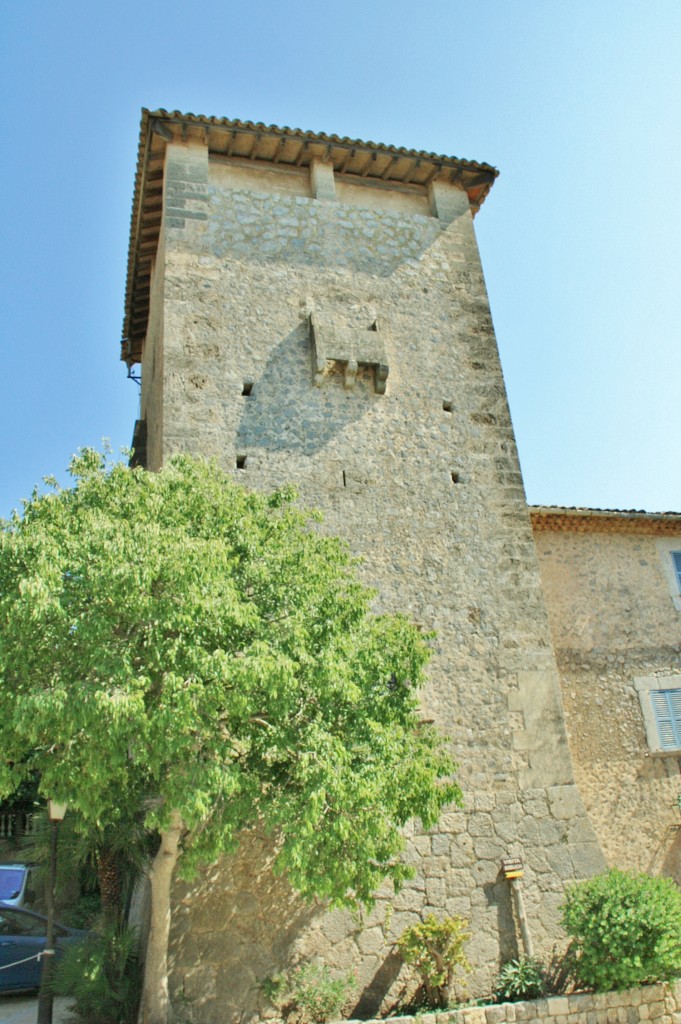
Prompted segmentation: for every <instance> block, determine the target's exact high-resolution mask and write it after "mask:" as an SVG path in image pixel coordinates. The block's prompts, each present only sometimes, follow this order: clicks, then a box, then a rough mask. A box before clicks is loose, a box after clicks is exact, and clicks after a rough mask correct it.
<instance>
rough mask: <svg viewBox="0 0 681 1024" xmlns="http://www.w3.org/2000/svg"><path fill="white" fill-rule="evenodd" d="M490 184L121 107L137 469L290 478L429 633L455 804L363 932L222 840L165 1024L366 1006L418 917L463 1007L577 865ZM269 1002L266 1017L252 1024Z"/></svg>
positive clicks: (188, 924) (178, 952)
mask: <svg viewBox="0 0 681 1024" xmlns="http://www.w3.org/2000/svg"><path fill="white" fill-rule="evenodd" d="M495 174H496V172H495V171H494V169H493V168H490V167H489V166H488V165H485V164H475V163H472V162H470V161H462V160H457V159H455V158H448V157H435V156H433V155H432V154H424V153H415V152H412V151H407V150H400V149H395V148H393V147H386V146H377V145H374V144H373V143H371V144H365V143H361V142H356V141H352V140H347V139H337V137H335V136H323V135H313V134H311V133H303V132H297V131H292V130H290V129H276V128H266V127H265V126H264V125H253V124H250V123H242V122H238V121H227V120H220V119H216V118H200V117H195V116H193V115H188V116H184V115H180V114H178V113H174V114H168V113H166V112H165V111H159V112H156V113H154V114H150V113H149V112H147V111H145V112H143V120H142V133H141V139H140V157H139V165H138V174H137V182H136V195H135V203H134V209H133V222H132V235H131V238H132V241H131V252H130V273H129V280H128V312H127V319H126V340H125V342H124V352H123V355H124V358H126V360H127V361H128V363H129V364H133V363H135V362H138V361H141V363H142V379H143V385H142V411H141V423H140V424H138V430H137V434H138V436H139V437H140V438H141V437H143V436H144V434H145V433H146V439H147V440H146V455H145V458H146V464H147V465H148V466H149V468H151V469H157V468H159V467H160V466H161V465H162V464H163V462H164V460H165V459H167V458H168V456H169V455H171V454H172V453H173V452H177V451H189V452H192V453H195V454H200V455H206V456H211V457H216V458H217V459H218V460H219V461H220V463H221V464H222V465H223V466H224V467H226V468H227V469H230V470H232V471H233V472H234V474H235V476H236V477H237V478H238V479H239V481H240V482H242V483H243V484H245V485H246V486H247V487H253V488H259V489H272V488H274V487H277V486H280V485H282V484H285V483H293V484H295V485H296V487H297V488H298V490H299V492H300V495H301V501H302V502H303V503H304V504H306V505H311V506H315V507H317V508H320V509H322V510H323V512H324V516H325V521H324V529H326V530H328V531H329V532H330V533H333V534H339V535H341V536H343V537H345V538H347V540H348V541H349V542H350V544H351V546H352V548H353V550H354V551H355V552H356V553H357V554H358V555H361V556H362V558H363V560H364V562H363V573H364V577H365V579H366V581H367V583H370V584H371V586H373V587H374V588H376V589H377V591H378V594H379V597H378V603H377V607H378V608H380V609H384V610H389V611H403V612H406V613H408V614H409V615H410V616H411V617H412V618H413V619H414V620H415V621H416V622H417V623H420V624H421V625H422V626H423V627H424V628H425V629H428V630H434V631H435V632H436V633H437V641H436V643H435V651H434V657H433V660H432V663H431V666H430V670H429V683H428V686H427V690H426V692H425V693H424V695H423V707H424V710H425V712H426V717H432V718H433V719H435V721H436V723H437V724H438V726H439V728H440V729H441V730H443V731H444V732H445V733H446V734H447V736H448V737H449V738H450V739H451V744H452V747H453V750H454V751H455V753H456V756H457V759H458V761H459V763H460V774H459V779H460V782H461V785H462V788H463V790H464V793H465V795H466V806H465V809H464V810H463V811H459V810H457V809H454V810H451V811H450V812H449V813H446V814H445V815H444V816H443V818H442V820H441V823H440V825H439V827H438V828H436V829H434V830H431V831H430V832H427V833H424V832H423V831H422V830H421V829H420V828H419V827H418V825H416V826H414V827H413V828H412V829H411V831H410V832H409V836H408V843H407V853H406V857H407V859H408V860H409V862H410V863H412V864H413V865H414V867H415V868H416V877H415V879H414V881H413V882H412V883H410V884H409V885H408V886H407V887H406V888H405V889H404V890H403V891H402V892H401V893H400V894H399V895H398V896H395V895H394V894H393V893H392V892H391V891H385V892H382V893H381V894H380V898H379V900H378V904H377V907H376V909H375V910H374V911H372V913H371V914H370V915H368V916H365V917H364V918H360V917H358V916H357V915H353V914H351V913H347V912H333V913H328V912H326V911H325V910H324V908H323V907H321V906H319V907H310V906H307V905H304V904H302V903H301V901H300V900H299V899H298V898H297V897H296V896H295V894H294V893H292V892H291V890H290V889H289V888H288V886H287V885H286V882H285V880H283V879H281V878H276V877H274V876H273V875H272V873H271V870H270V868H271V859H272V851H271V850H270V848H269V847H268V846H267V844H266V843H265V842H264V841H263V840H262V839H261V838H260V837H258V836H253V837H250V838H249V839H248V840H247V841H246V842H245V843H244V845H243V848H242V850H241V852H240V853H239V855H238V856H236V857H233V858H231V859H229V860H225V861H224V862H221V863H219V864H217V865H215V866H214V867H213V868H211V869H209V870H208V871H206V873H205V875H204V876H203V877H202V878H201V879H200V880H199V881H198V882H197V883H196V884H194V885H193V886H187V885H178V886H177V888H176V891H175V901H176V908H175V912H174V924H173V935H172V979H171V984H172V987H173V991H174V992H175V995H176V997H181V998H182V999H183V1000H184V1002H185V1004H186V1006H187V1008H188V1011H187V1012H188V1013H189V1014H190V1016H191V1018H192V1019H193V1020H195V1021H197V1022H205V1024H217V1022H218V1021H220V1022H221V1024H224V1022H227V1021H232V1020H237V1019H238V1020H247V1019H249V1018H251V1017H254V1016H256V1015H258V1014H267V1013H268V1012H269V1013H272V1012H273V1010H272V1008H271V1007H270V1006H269V1004H268V1003H267V1000H266V999H265V997H264V996H263V994H262V983H263V981H264V979H266V978H267V977H268V976H270V975H272V974H273V973H275V972H277V971H281V970H282V969H284V968H286V967H287V966H290V965H291V964H292V963H293V962H296V961H300V960H304V959H310V958H320V959H322V960H323V961H324V962H326V963H328V964H329V965H330V966H331V967H332V968H343V969H348V968H352V969H353V970H354V971H355V973H356V976H357V982H358V984H357V993H356V1000H355V1005H354V1006H352V1007H350V1006H349V1007H348V1010H353V1011H354V1012H355V1013H357V1014H366V1015H371V1014H374V1013H376V1012H378V1011H379V1010H381V1008H383V1009H385V1008H386V1007H388V1006H390V1005H391V1004H392V1003H394V1001H395V999H396V998H397V997H398V995H399V993H400V991H401V989H402V987H403V983H404V972H402V973H401V972H400V962H399V960H398V959H397V957H396V956H395V953H394V942H395V939H396V938H397V937H398V936H399V935H400V934H401V932H402V931H403V930H404V928H405V927H406V926H408V925H410V924H412V923H414V922H416V921H417V920H419V919H420V918H421V917H422V916H423V915H425V914H427V913H431V912H432V913H434V914H436V915H438V916H444V915H447V914H462V915H464V916H465V917H467V918H468V919H469V921H470V927H471V932H472V939H471V942H470V944H469V947H468V955H469V957H470V959H471V961H472V963H473V966H474V971H473V974H472V976H471V978H470V980H469V987H468V990H469V994H470V995H476V994H482V993H485V992H488V991H489V990H490V985H491V979H492V977H493V975H494V974H495V973H496V971H497V969H498V966H499V962H500V959H502V958H507V957H509V956H512V955H517V953H518V952H522V944H521V936H520V930H519V927H518V922H517V921H516V920H515V918H514V911H513V905H512V899H511V892H510V889H509V884H508V882H506V881H505V880H504V879H503V874H502V873H501V870H500V869H501V861H502V859H503V858H508V857H520V858H522V860H523V863H524V867H525V875H524V878H523V883H522V884H523V895H524V903H525V911H526V916H527V923H528V929H529V932H530V935H531V937H532V941H533V943H534V948H535V952H538V953H540V954H541V953H547V952H549V951H550V950H551V949H552V948H553V947H554V946H555V945H556V944H560V943H561V941H562V934H561V930H560V925H559V909H558V908H559V905H560V903H561V900H562V896H563V889H564V884H565V882H567V881H572V880H574V879H576V878H582V877H585V876H588V875H590V874H592V873H594V872H595V871H597V870H600V869H601V868H602V867H603V866H604V865H603V859H602V855H601V852H600V849H599V846H598V843H597V841H596V837H595V835H594V832H593V830H592V827H591V825H590V823H589V821H588V819H587V817H586V814H585V812H584V809H583V806H582V802H581V799H580V796H579V793H578V792H577V789H576V787H575V785H574V781H573V773H572V766H571V761H570V754H569V750H568V745H567V738H566V732H565V726H564V719H563V711H562V705H561V698H560V691H559V684H558V676H557V670H556V664H555V660H554V654H553V649H552V644H551V637H550V633H549V626H548V622H547V616H546V611H545V607H544V602H543V596H542V590H541V584H540V579H539V573H538V568H537V561H536V555H535V546H534V542H533V539H532V533H531V528H530V521H529V516H528V512H527V508H526V504H525V496H524V491H523V484H522V479H521V475H520V469H519V464H518V457H517V452H516V446H515V440H514V436H513V429H512V426H511V421H510V417H509V411H508V407H507V402H506V395H505V389H504V382H503V377H502V372H501V368H500V365H499V359H498V354H497V347H496V342H495V338H494V331H493V327H492V320H491V315H490V309H489V303H488V299H487V294H486V290H485V284H484V279H483V273H482V267H481V265H480V259H479V255H478V249H477V245H476V240H475V235H474V230H473V213H475V212H476V210H477V208H478V206H479V204H480V203H481V201H482V200H483V199H484V198H485V195H486V194H487V192H488V191H489V188H490V186H491V184H492V182H493V180H494V176H495ZM268 1007H269V1009H268Z"/></svg>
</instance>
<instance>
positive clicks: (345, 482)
mask: <svg viewBox="0 0 681 1024" xmlns="http://www.w3.org/2000/svg"><path fill="white" fill-rule="evenodd" d="M347 486H348V482H347V480H346V479H345V470H343V487H347Z"/></svg>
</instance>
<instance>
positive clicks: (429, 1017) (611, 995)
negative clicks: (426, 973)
mask: <svg viewBox="0 0 681 1024" xmlns="http://www.w3.org/2000/svg"><path fill="white" fill-rule="evenodd" d="M387 1019H388V1021H390V1022H394V1024H517V1022H519V1021H522V1022H523V1024H546V1022H547V1021H550V1022H552V1024H638V1022H639V1021H645V1022H649V1021H659V1022H660V1024H681V981H673V982H662V983H661V984H658V985H646V986H644V987H642V988H632V989H627V990H625V991H623V992H601V993H598V994H593V993H587V992H577V993H573V994H572V995H566V996H552V997H551V998H549V999H537V1000H533V1001H531V1002H522V1003H501V1004H499V1005H494V1006H466V1007H463V1008H462V1009H459V1010H438V1011H437V1012H433V1013H420V1014H418V1015H417V1016H414V1017H411V1016H409V1017H389V1018H387ZM385 1021H386V1018H383V1019H382V1020H381V1019H376V1020H373V1021H361V1022H360V1021H348V1022H346V1024H385Z"/></svg>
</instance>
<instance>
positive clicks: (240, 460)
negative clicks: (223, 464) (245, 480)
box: [236, 455, 246, 469]
mask: <svg viewBox="0 0 681 1024" xmlns="http://www.w3.org/2000/svg"><path fill="white" fill-rule="evenodd" d="M236 468H237V469H245V468H246V456H245V455H237V457H236Z"/></svg>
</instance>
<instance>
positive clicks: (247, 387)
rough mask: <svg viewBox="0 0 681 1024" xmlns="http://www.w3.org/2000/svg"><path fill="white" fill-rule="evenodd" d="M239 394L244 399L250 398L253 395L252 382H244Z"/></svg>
mask: <svg viewBox="0 0 681 1024" xmlns="http://www.w3.org/2000/svg"><path fill="white" fill-rule="evenodd" d="M241 394H242V395H243V396H244V398H250V397H251V395H252V394H253V381H252V380H246V381H244V386H243V387H242V389H241Z"/></svg>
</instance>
